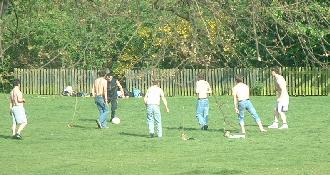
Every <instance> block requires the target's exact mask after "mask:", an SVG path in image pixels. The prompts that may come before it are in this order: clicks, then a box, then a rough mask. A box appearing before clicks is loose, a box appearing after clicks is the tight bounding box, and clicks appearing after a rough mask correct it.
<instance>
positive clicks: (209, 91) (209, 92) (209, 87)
mask: <svg viewBox="0 0 330 175" xmlns="http://www.w3.org/2000/svg"><path fill="white" fill-rule="evenodd" d="M207 93H208V94H211V93H212V89H211V86H210V84H209V83H207Z"/></svg>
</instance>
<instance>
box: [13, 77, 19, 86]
mask: <svg viewBox="0 0 330 175" xmlns="http://www.w3.org/2000/svg"><path fill="white" fill-rule="evenodd" d="M20 84H21V81H20V80H19V79H15V80H14V81H13V86H18V85H20Z"/></svg>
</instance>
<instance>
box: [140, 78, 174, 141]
mask: <svg viewBox="0 0 330 175" xmlns="http://www.w3.org/2000/svg"><path fill="white" fill-rule="evenodd" d="M160 98H162V101H163V103H164V105H165V108H166V112H169V109H168V107H167V101H166V98H165V95H164V91H163V90H162V89H161V88H160V87H159V81H158V80H153V81H152V86H150V87H149V88H148V90H147V93H146V95H145V96H144V104H145V105H146V107H147V122H148V128H149V135H150V137H151V138H153V137H154V134H155V131H154V128H155V126H154V125H155V124H156V127H157V134H158V138H161V137H162V136H163V132H162V117H161V113H160V107H159V106H160Z"/></svg>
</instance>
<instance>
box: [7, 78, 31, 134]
mask: <svg viewBox="0 0 330 175" xmlns="http://www.w3.org/2000/svg"><path fill="white" fill-rule="evenodd" d="M20 85H21V82H20V80H18V79H16V80H14V82H13V86H14V88H13V90H12V91H11V92H10V102H9V108H10V113H11V116H12V117H13V125H12V131H13V133H12V135H13V138H15V139H22V136H21V132H22V130H23V129H24V128H25V126H26V125H27V118H26V114H25V109H24V106H23V103H25V99H24V98H23V94H22V92H21V90H20ZM17 124H18V125H19V127H18V128H17ZM16 129H17V130H16Z"/></svg>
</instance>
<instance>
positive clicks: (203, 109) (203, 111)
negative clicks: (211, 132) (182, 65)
mask: <svg viewBox="0 0 330 175" xmlns="http://www.w3.org/2000/svg"><path fill="white" fill-rule="evenodd" d="M197 78H198V81H197V82H196V94H197V96H198V100H197V107H196V108H197V109H196V118H197V120H198V123H199V125H200V127H201V130H207V129H208V127H209V126H208V120H209V100H208V98H207V97H208V94H210V93H212V90H211V87H210V84H209V83H208V82H207V81H205V80H204V76H203V74H199V75H198V77H197Z"/></svg>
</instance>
